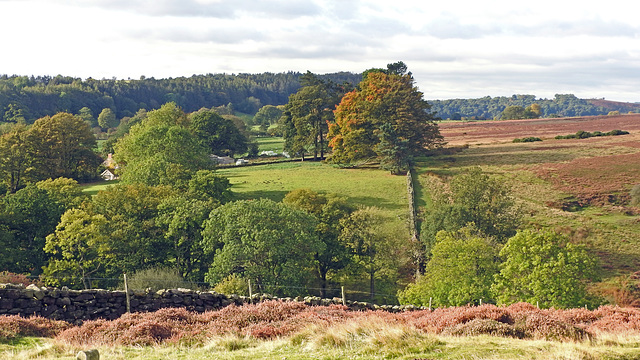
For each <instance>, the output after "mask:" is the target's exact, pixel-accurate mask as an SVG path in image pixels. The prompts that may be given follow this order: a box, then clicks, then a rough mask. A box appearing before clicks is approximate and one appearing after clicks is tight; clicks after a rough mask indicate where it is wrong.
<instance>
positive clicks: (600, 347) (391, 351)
mask: <svg viewBox="0 0 640 360" xmlns="http://www.w3.org/2000/svg"><path fill="white" fill-rule="evenodd" d="M394 331H396V332H397V334H396V335H395V336H394V335H390V334H392V333H393V332H394ZM343 335H344V334H341V333H337V334H334V335H329V334H325V335H324V336H319V337H317V338H314V339H310V340H309V339H305V338H304V335H300V336H298V337H296V336H294V337H291V338H285V339H276V340H269V341H259V340H255V339H251V338H242V337H228V336H227V337H219V338H215V339H212V340H211V342H210V343H208V344H207V345H205V346H199V347H190V346H178V345H169V346H167V345H163V346H153V347H151V346H149V347H98V348H97V349H98V350H99V352H100V358H101V359H113V360H125V359H126V360H131V359H140V360H141V359H145V360H160V359H190V360H204V359H230V360H234V359H238V360H240V359H287V360H302V359H327V360H329V359H354V360H369V359H442V360H447V359H451V360H453V359H476V360H480V359H496V360H497V359H621V360H622V359H627V360H630V359H640V348H638V343H639V342H640V336H638V335H637V334H636V335H633V336H627V337H613V336H610V337H608V338H603V339H602V340H596V341H593V342H576V343H574V342H557V341H544V340H518V339H509V338H501V337H494V336H486V335H482V336H470V337H453V336H426V335H416V334H412V333H411V332H403V331H399V332H398V331H397V329H393V328H392V329H387V330H384V331H381V334H366V333H364V334H362V333H360V334H358V333H352V334H351V339H350V340H346V341H342V342H341V341H340V340H339V339H338V340H337V341H333V340H331V339H332V338H339V337H341V336H343ZM378 335H381V336H382V337H378ZM334 340H335V339H334ZM22 342H23V344H21V345H17V346H14V345H0V358H2V359H7V360H10V359H36V358H37V359H43V360H47V359H69V360H71V359H75V355H76V354H77V352H78V351H79V350H83V349H77V348H73V347H70V346H67V345H64V344H61V343H59V342H56V341H55V340H51V339H40V338H27V339H24V340H22ZM84 350H87V349H84Z"/></svg>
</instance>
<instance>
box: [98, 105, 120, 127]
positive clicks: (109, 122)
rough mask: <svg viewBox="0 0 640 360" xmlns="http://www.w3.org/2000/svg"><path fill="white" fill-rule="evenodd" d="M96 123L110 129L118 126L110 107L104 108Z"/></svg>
mask: <svg viewBox="0 0 640 360" xmlns="http://www.w3.org/2000/svg"><path fill="white" fill-rule="evenodd" d="M98 125H100V127H101V128H102V129H103V130H104V129H111V128H114V127H117V126H118V121H117V119H116V114H115V113H114V112H113V110H111V109H110V108H104V109H102V111H101V112H100V115H98Z"/></svg>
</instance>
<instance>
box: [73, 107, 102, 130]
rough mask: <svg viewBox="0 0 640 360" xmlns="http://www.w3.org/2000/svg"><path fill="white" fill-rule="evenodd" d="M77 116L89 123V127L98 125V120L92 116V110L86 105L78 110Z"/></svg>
mask: <svg viewBox="0 0 640 360" xmlns="http://www.w3.org/2000/svg"><path fill="white" fill-rule="evenodd" d="M78 116H79V117H81V118H82V119H83V120H84V121H86V122H87V123H89V124H90V125H91V127H94V126H97V125H98V120H96V118H94V117H93V112H92V111H91V109H90V108H88V107H86V106H85V107H83V108H81V109H80V110H78Z"/></svg>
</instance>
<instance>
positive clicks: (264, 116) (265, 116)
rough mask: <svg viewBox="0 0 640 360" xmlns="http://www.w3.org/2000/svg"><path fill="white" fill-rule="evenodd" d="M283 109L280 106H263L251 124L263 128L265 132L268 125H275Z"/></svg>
mask: <svg viewBox="0 0 640 360" xmlns="http://www.w3.org/2000/svg"><path fill="white" fill-rule="evenodd" d="M283 111H284V109H283V107H282V106H274V105H265V106H263V107H261V108H260V110H258V112H257V113H256V115H255V116H254V117H253V123H254V124H256V125H260V126H261V127H264V129H265V130H266V128H267V127H269V125H273V124H277V123H278V120H280V117H282V113H283Z"/></svg>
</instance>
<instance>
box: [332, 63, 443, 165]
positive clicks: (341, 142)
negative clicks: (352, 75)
mask: <svg viewBox="0 0 640 360" xmlns="http://www.w3.org/2000/svg"><path fill="white" fill-rule="evenodd" d="M389 66H390V68H389V69H388V70H387V71H382V70H374V71H370V72H367V73H365V76H366V77H364V79H363V80H362V82H361V83H360V85H359V86H358V89H357V90H354V91H352V92H350V93H347V94H346V95H345V96H344V97H343V98H342V101H341V102H340V104H339V105H338V106H337V108H336V111H335V123H334V124H332V125H331V127H330V129H329V138H330V139H331V140H330V142H329V146H331V147H332V148H333V156H332V157H331V160H332V161H333V162H335V163H340V164H357V163H359V162H366V161H368V160H372V159H376V160H380V158H383V157H384V158H385V159H386V161H387V162H393V163H394V164H395V165H394V168H395V167H397V166H398V165H400V163H399V162H398V161H394V159H397V158H406V159H408V160H410V157H412V156H416V155H419V154H423V153H424V152H425V151H426V150H428V149H432V148H435V147H437V146H439V145H440V144H442V136H441V135H440V132H439V130H438V126H437V124H435V122H434V121H433V120H434V117H433V116H432V115H431V113H429V108H430V106H429V104H428V103H427V102H426V101H425V100H424V99H423V96H422V93H421V92H420V91H418V88H417V87H416V86H415V85H414V80H413V77H412V76H411V75H410V74H399V73H398V72H397V71H402V69H403V68H402V67H398V66H395V65H394V64H390V65H389ZM384 124H390V126H391V128H389V127H386V128H381V127H382V126H383V125H384ZM381 140H383V141H384V143H383V145H382V146H378V145H379V144H380V142H381ZM395 153H399V154H402V155H396V154H395ZM405 170H406V169H405Z"/></svg>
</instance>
